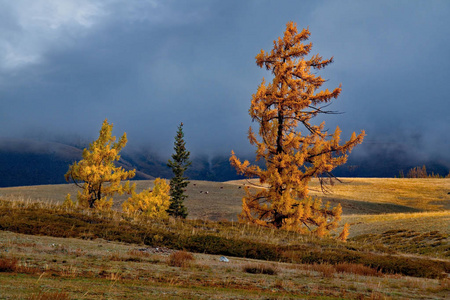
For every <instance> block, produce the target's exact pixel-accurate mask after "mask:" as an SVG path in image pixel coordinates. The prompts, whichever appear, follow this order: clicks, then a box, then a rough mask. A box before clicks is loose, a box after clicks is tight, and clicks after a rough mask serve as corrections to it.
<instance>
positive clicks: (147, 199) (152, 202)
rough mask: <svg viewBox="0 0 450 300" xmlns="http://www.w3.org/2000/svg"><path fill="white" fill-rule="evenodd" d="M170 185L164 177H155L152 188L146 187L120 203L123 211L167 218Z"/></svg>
mask: <svg viewBox="0 0 450 300" xmlns="http://www.w3.org/2000/svg"><path fill="white" fill-rule="evenodd" d="M169 191H170V185H169V184H167V182H166V181H165V180H164V179H161V178H156V179H155V182H154V187H153V189H146V190H143V191H142V192H140V193H139V194H136V193H135V192H134V191H133V192H132V194H131V197H130V198H128V199H127V201H125V202H124V203H123V204H122V209H123V211H124V212H126V213H129V214H142V215H145V216H147V217H150V218H167V217H168V216H169V214H168V212H167V210H168V208H169V205H170V193H169Z"/></svg>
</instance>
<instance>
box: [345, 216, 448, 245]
mask: <svg viewBox="0 0 450 300" xmlns="http://www.w3.org/2000/svg"><path fill="white" fill-rule="evenodd" d="M345 223H349V224H350V236H349V237H350V238H351V237H354V236H358V235H361V234H367V233H382V232H385V231H388V230H393V229H411V230H414V231H417V232H429V231H439V232H442V233H444V234H447V235H450V210H445V211H428V212H419V213H390V214H377V215H344V216H343V217H342V220H341V222H340V228H343V225H344V224H345ZM338 230H339V229H338Z"/></svg>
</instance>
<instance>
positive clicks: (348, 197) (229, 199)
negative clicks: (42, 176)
mask: <svg viewBox="0 0 450 300" xmlns="http://www.w3.org/2000/svg"><path fill="white" fill-rule="evenodd" d="M135 182H136V184H137V191H138V192H139V191H141V190H143V189H146V188H149V187H152V186H153V181H147V180H144V181H135ZM255 183H257V181H256V180H237V181H228V182H210V181H197V180H192V181H191V184H190V185H189V186H188V188H187V192H186V193H187V194H188V196H189V197H188V198H187V200H186V202H185V205H186V207H187V208H188V212H189V216H188V217H189V218H190V219H209V220H216V221H217V220H224V219H226V220H233V221H237V215H238V214H239V213H240V212H241V206H242V197H243V196H244V194H245V192H244V187H245V186H250V187H251V188H253V189H257V188H260V187H258V184H256V185H254V184H255ZM77 190H78V189H77V188H76V187H75V185H73V184H62V185H42V186H29V187H11V188H0V197H1V198H3V199H18V198H19V199H25V200H26V199H30V200H33V201H34V200H40V201H45V202H51V203H61V202H62V201H64V198H65V196H66V195H67V193H70V194H71V195H72V197H73V198H74V199H75V195H76V193H77ZM449 192H450V178H445V179H438V178H423V179H412V178H342V183H339V182H336V183H335V184H334V185H333V186H329V187H328V192H327V193H326V194H323V193H322V192H321V188H320V185H319V182H318V180H313V181H312V182H311V185H310V194H311V195H313V196H318V197H321V198H322V199H323V200H324V202H326V201H330V202H331V204H332V205H337V204H338V203H341V205H342V207H343V214H344V215H349V214H383V213H404V212H419V211H439V210H450V194H448V193H449ZM127 197H128V196H127V195H123V196H118V197H115V201H114V206H113V208H114V209H116V210H121V204H122V202H123V201H125V200H126V199H127Z"/></svg>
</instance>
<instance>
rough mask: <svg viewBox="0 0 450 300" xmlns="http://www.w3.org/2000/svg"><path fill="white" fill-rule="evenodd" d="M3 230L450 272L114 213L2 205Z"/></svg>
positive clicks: (416, 272) (327, 242)
mask: <svg viewBox="0 0 450 300" xmlns="http://www.w3.org/2000/svg"><path fill="white" fill-rule="evenodd" d="M0 230H7V231H13V232H18V233H24V234H32V235H47V236H54V237H73V238H82V239H95V238H102V239H105V240H109V241H119V242H125V243H136V244H145V245H149V246H154V247H162V246H164V247H168V248H172V249H179V250H187V251H191V252H197V253H208V254H220V255H228V256H235V257H245V258H255V259H263V260H272V261H284V262H296V263H311V264H312V263H320V264H326V263H328V264H340V263H356V264H362V265H365V266H368V267H371V268H374V269H376V270H381V271H382V272H384V273H398V274H404V275H410V276H416V277H428V278H440V277H442V276H446V275H445V274H446V273H449V272H450V262H448V261H437V260H435V259H430V258H426V257H420V258H419V257H415V258H410V257H406V256H402V255H399V253H396V252H395V251H392V250H388V248H386V247H385V246H383V245H381V244H380V245H375V246H374V245H372V244H370V245H367V244H362V243H358V242H349V243H340V242H337V241H335V240H331V239H322V240H318V239H316V238H314V237H312V236H308V235H300V234H297V233H293V232H287V231H282V230H272V229H266V228H261V227H255V226H249V225H244V224H236V223H232V222H228V221H226V222H225V221H224V222H211V221H201V220H174V219H169V220H152V219H145V218H141V219H136V218H130V217H128V216H126V215H123V214H121V213H119V212H114V211H111V212H105V213H102V212H93V211H79V210H65V209H62V208H60V207H59V206H53V205H49V204H42V203H35V204H27V203H23V202H22V203H21V202H11V201H0Z"/></svg>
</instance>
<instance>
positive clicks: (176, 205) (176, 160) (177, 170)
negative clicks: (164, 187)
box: [167, 123, 191, 219]
mask: <svg viewBox="0 0 450 300" xmlns="http://www.w3.org/2000/svg"><path fill="white" fill-rule="evenodd" d="M183 138H184V133H183V123H181V124H180V126H178V131H177V135H176V136H175V142H174V147H173V149H174V150H175V153H174V154H172V159H169V162H168V164H167V166H169V167H170V168H172V172H173V175H174V176H173V178H172V179H171V180H170V206H169V209H168V210H167V213H168V214H169V215H170V216H173V217H176V218H183V219H185V218H186V217H187V215H188V213H187V209H186V207H184V205H183V202H184V200H185V199H186V198H187V195H185V194H184V192H185V189H186V187H187V186H188V184H189V181H187V177H184V172H185V171H186V169H187V167H188V166H189V165H190V164H191V162H190V161H189V155H190V152H189V151H187V150H186V142H185V141H184V139H183Z"/></svg>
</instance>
